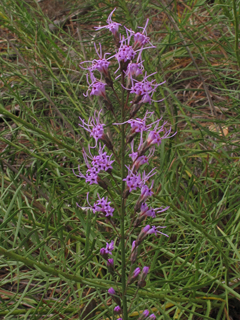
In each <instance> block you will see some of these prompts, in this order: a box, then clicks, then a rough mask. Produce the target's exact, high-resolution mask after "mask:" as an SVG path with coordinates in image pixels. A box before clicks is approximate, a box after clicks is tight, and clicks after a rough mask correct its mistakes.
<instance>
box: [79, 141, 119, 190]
mask: <svg viewBox="0 0 240 320" xmlns="http://www.w3.org/2000/svg"><path fill="white" fill-rule="evenodd" d="M104 148H105V145H104V146H103V147H101V144H99V150H98V152H99V154H98V155H97V156H93V155H92V154H91V152H90V148H89V154H90V155H87V153H86V151H85V150H84V149H83V151H82V152H83V158H84V160H85V164H86V166H87V168H88V169H87V172H86V175H84V174H82V173H81V171H80V167H79V168H78V171H79V175H76V176H77V177H79V178H84V179H85V181H86V182H87V183H89V184H99V177H98V174H99V173H100V171H106V172H110V171H111V170H112V163H113V162H114V160H111V157H112V155H110V156H109V155H107V152H103V150H104ZM88 158H89V159H90V160H92V161H91V165H90V163H89V161H88Z"/></svg>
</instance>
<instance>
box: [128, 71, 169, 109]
mask: <svg viewBox="0 0 240 320" xmlns="http://www.w3.org/2000/svg"><path fill="white" fill-rule="evenodd" d="M155 73H156V72H154V73H152V74H150V75H149V76H147V73H145V76H144V78H143V80H142V81H137V80H134V81H135V82H136V83H135V84H133V83H132V87H131V89H130V90H131V91H130V93H135V94H136V96H138V97H140V101H139V102H138V103H149V104H151V101H154V100H152V95H153V93H154V92H155V91H156V89H157V87H158V86H160V85H162V84H163V83H165V81H164V82H162V83H158V84H155V80H152V81H151V82H150V81H148V80H147V79H148V78H149V77H151V76H152V75H154V74H155ZM138 100H139V99H138ZM162 100H163V99H162ZM162 100H158V101H156V102H159V101H162Z"/></svg>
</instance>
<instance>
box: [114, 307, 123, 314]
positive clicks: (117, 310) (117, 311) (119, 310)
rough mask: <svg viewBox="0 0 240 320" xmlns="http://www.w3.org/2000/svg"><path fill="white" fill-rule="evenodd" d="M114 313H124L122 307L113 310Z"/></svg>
mask: <svg viewBox="0 0 240 320" xmlns="http://www.w3.org/2000/svg"><path fill="white" fill-rule="evenodd" d="M113 311H114V312H115V313H120V312H121V311H122V309H121V307H120V306H116V307H115V308H114V309H113Z"/></svg>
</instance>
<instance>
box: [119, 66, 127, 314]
mask: <svg viewBox="0 0 240 320" xmlns="http://www.w3.org/2000/svg"><path fill="white" fill-rule="evenodd" d="M121 82H122V101H121V102H122V106H121V122H122V123H123V122H124V121H125V112H124V73H123V72H122V79H121ZM124 127H125V126H124V124H123V125H122V127H121V166H122V167H121V178H122V199H121V216H120V225H121V231H120V232H121V244H120V245H121V257H122V304H123V305H122V308H123V319H124V320H128V312H127V299H126V261H125V230H124V218H125V199H124V197H123V193H124V189H125V181H123V179H124V178H125V131H124Z"/></svg>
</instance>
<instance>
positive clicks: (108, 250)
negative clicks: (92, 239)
mask: <svg viewBox="0 0 240 320" xmlns="http://www.w3.org/2000/svg"><path fill="white" fill-rule="evenodd" d="M113 249H114V241H113V240H112V241H111V242H110V243H108V242H106V249H105V250H106V253H109V254H112V251H113Z"/></svg>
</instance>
